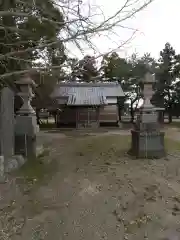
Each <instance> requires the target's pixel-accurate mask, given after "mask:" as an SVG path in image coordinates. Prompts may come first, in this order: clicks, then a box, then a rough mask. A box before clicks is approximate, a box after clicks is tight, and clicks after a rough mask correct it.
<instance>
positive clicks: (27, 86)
mask: <svg viewBox="0 0 180 240" xmlns="http://www.w3.org/2000/svg"><path fill="white" fill-rule="evenodd" d="M16 84H17V85H19V86H20V90H21V92H20V93H18V95H19V96H20V97H22V99H23V102H24V103H23V105H22V107H21V108H20V110H19V111H18V112H17V116H16V122H15V153H16V154H22V155H23V156H24V157H26V158H28V159H29V158H35V157H36V148H37V146H36V134H37V132H38V130H39V128H38V125H37V119H36V113H35V111H34V109H33V108H32V106H31V100H32V97H33V96H34V94H33V92H32V87H33V86H35V83H34V82H33V80H32V79H31V78H30V77H29V76H27V75H25V76H24V77H23V78H21V79H20V80H19V81H17V82H16Z"/></svg>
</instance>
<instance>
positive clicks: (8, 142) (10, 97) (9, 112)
mask: <svg viewBox="0 0 180 240" xmlns="http://www.w3.org/2000/svg"><path fill="white" fill-rule="evenodd" d="M0 102H1V104H0V155H2V156H4V160H5V163H6V162H7V159H9V158H11V157H12V156H13V155H14V92H13V91H12V90H11V89H10V88H8V87H6V88H3V89H2V91H1V101H0Z"/></svg>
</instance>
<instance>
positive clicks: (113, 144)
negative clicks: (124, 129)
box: [75, 135, 131, 159]
mask: <svg viewBox="0 0 180 240" xmlns="http://www.w3.org/2000/svg"><path fill="white" fill-rule="evenodd" d="M130 140H131V139H130V136H121V135H116V136H115V135H112V136H98V137H89V138H86V139H83V140H80V141H78V143H77V144H76V146H75V149H76V155H79V156H86V157H91V158H96V159H97V158H103V159H110V158H111V157H114V156H119V157H120V156H124V155H125V154H126V153H127V151H128V150H129V147H130Z"/></svg>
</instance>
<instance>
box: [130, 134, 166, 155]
mask: <svg viewBox="0 0 180 240" xmlns="http://www.w3.org/2000/svg"><path fill="white" fill-rule="evenodd" d="M131 136H132V139H131V149H130V150H129V154H130V155H133V156H136V157H138V158H161V157H164V156H165V155H166V152H165V147H164V132H159V131H152V132H145V131H137V130H132V131H131Z"/></svg>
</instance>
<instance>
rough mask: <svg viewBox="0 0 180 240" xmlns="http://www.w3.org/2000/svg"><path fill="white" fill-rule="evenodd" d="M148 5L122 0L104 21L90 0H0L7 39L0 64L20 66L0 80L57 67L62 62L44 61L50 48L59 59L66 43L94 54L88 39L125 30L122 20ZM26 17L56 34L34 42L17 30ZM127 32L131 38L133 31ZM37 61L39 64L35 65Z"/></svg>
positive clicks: (1, 27) (145, 1) (2, 28)
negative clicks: (52, 8) (9, 63)
mask: <svg viewBox="0 0 180 240" xmlns="http://www.w3.org/2000/svg"><path fill="white" fill-rule="evenodd" d="M46 1H49V2H51V3H52V4H53V6H54V9H55V10H53V11H48V10H47V6H46V7H45V6H44V5H45V2H46ZM40 2H41V5H40V4H39V3H40ZM42 2H44V5H43V4H42ZM151 2H153V0H124V1H123V4H122V6H121V7H120V8H119V9H118V10H117V12H115V13H114V14H113V15H112V16H110V17H108V18H107V17H106V16H104V14H103V11H102V10H101V8H100V6H97V5H96V6H94V5H93V4H92V3H91V1H90V0H84V1H83V0H43V1H42V0H29V1H28V0H1V3H0V31H1V32H2V31H4V33H5V34H6V39H8V41H5V42H4V43H3V42H2V41H1V42H0V47H2V46H3V47H4V48H5V49H6V51H1V52H0V61H1V65H3V66H4V69H5V68H6V63H7V62H8V61H12V60H14V61H17V62H18V63H20V65H21V67H18V66H16V68H14V70H11V69H8V70H7V71H5V70H4V71H3V72H1V73H0V74H1V75H0V79H1V80H4V79H6V78H9V77H13V76H14V75H16V76H17V75H20V74H23V73H27V72H31V71H34V70H36V71H37V70H40V71H49V70H51V71H52V70H57V69H58V68H61V67H62V64H64V62H65V59H63V60H62V61H59V62H58V63H57V64H50V63H49V62H48V60H47V52H48V51H49V49H51V53H52V52H53V51H54V52H53V54H54V55H53V56H56V57H57V55H58V58H59V59H60V60H61V58H63V57H64V54H62V56H61V48H63V47H64V50H65V51H66V50H67V44H73V45H74V44H75V45H76V47H78V48H79V49H80V50H81V51H82V52H83V47H84V44H88V45H89V47H91V48H93V49H94V50H95V51H97V50H98V49H97V47H96V46H95V44H94V43H93V40H92V39H93V38H94V37H96V36H99V35H100V34H107V35H108V34H109V33H110V32H111V33H114V32H115V31H117V28H128V27H127V26H125V25H124V24H125V22H126V20H127V19H130V18H132V17H133V16H134V15H135V14H136V13H138V12H139V11H141V10H143V9H144V8H145V7H147V6H148V5H149V4H150V3H151ZM43 6H44V7H43ZM58 11H59V12H60V13H62V16H63V17H62V19H61V18H60V17H59V15H58ZM28 18H31V19H32V20H33V21H34V23H35V24H36V20H37V22H38V23H39V22H41V23H42V22H43V23H46V24H49V28H47V29H43V31H50V30H51V27H52V26H53V28H54V29H56V30H57V33H58V34H56V37H53V38H52V39H50V38H49V39H46V38H43V37H42V38H39V39H38V40H36V38H35V37H34V32H33V31H35V30H34V29H33V28H27V29H21V28H19V23H22V22H23V21H24V20H25V19H28ZM130 30H131V31H132V36H133V35H134V34H135V32H136V29H130ZM21 35H23V36H28V37H24V38H22V39H23V40H22V39H21ZM31 36H32V37H31ZM0 37H1V36H0ZM130 40H131V37H130V38H129V39H127V40H126V41H124V42H121V43H120V46H119V47H121V46H123V45H124V44H126V43H127V42H128V41H130ZM30 42H31V44H30ZM27 43H28V44H27ZM56 49H58V51H59V52H58V51H56ZM34 53H36V58H35V59H34V58H33V57H32V54H34ZM38 59H39V60H40V61H39V62H38V63H37V60H38ZM34 60H36V61H34Z"/></svg>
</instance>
